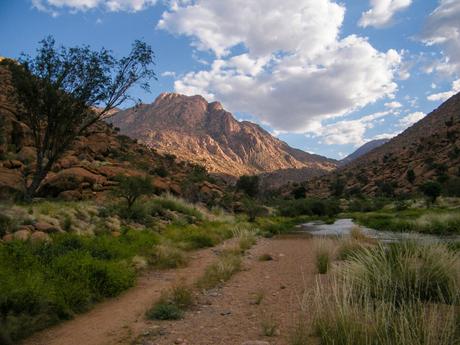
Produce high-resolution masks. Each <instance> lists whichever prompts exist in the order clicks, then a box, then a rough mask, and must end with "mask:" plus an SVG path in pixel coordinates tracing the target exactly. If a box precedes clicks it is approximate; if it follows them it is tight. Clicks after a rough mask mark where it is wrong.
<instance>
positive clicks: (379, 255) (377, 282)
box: [291, 242, 460, 345]
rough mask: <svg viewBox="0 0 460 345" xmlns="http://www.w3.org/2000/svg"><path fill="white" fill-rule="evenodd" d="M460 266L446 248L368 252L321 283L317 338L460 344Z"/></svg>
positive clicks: (366, 344) (383, 344) (343, 344)
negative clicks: (459, 308) (459, 306)
mask: <svg viewBox="0 0 460 345" xmlns="http://www.w3.org/2000/svg"><path fill="white" fill-rule="evenodd" d="M459 264H460V258H459V256H458V254H456V253H455V252H454V251H451V250H449V249H448V248H447V247H446V246H444V245H440V244H436V245H416V244H414V243H410V242H405V243H395V244H391V245H389V246H384V245H378V246H375V247H370V248H363V249H362V250H360V251H358V252H356V253H355V254H354V255H353V256H350V257H349V258H348V260H347V261H345V262H344V263H343V264H342V265H341V266H340V267H339V269H338V270H337V271H336V273H335V274H334V275H332V276H331V278H330V279H329V280H328V281H327V282H326V283H324V281H323V283H320V282H318V284H317V288H316V291H315V296H314V300H313V306H314V310H315V317H314V320H313V325H312V326H313V328H314V331H315V334H316V335H317V337H319V340H320V343H321V344H324V345H397V344H404V345H452V344H458V343H459V339H460V333H459V331H460V329H459V322H458V321H459V317H460V315H459V310H458V303H459V301H460V300H459V296H460V290H459V281H460V280H459V278H460V271H459V269H460V266H459ZM304 309H305V307H304ZM297 332H299V330H297ZM296 338H298V337H294V338H293V339H296ZM291 344H292V345H294V344H299V342H296V343H294V342H293V341H291Z"/></svg>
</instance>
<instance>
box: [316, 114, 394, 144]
mask: <svg viewBox="0 0 460 345" xmlns="http://www.w3.org/2000/svg"><path fill="white" fill-rule="evenodd" d="M389 114H392V112H391V111H382V112H377V113H374V114H371V115H367V116H363V117H361V118H359V119H355V120H345V121H340V122H337V123H333V124H330V125H326V126H322V127H321V128H319V129H318V131H317V133H316V135H317V136H320V137H321V138H322V142H324V143H325V144H327V145H345V144H353V145H355V146H360V145H363V144H364V143H365V142H366V139H365V138H364V136H365V134H366V131H367V130H368V129H370V128H373V127H374V121H376V120H379V119H381V118H383V117H385V116H387V115H389Z"/></svg>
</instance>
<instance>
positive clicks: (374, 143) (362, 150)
mask: <svg viewBox="0 0 460 345" xmlns="http://www.w3.org/2000/svg"><path fill="white" fill-rule="evenodd" d="M389 141H390V139H377V140H371V141H368V142H367V143H365V144H364V145H362V146H361V147H359V148H358V149H357V150H356V151H354V152H353V153H351V154H350V155H348V156H346V157H345V158H344V159H342V160H340V165H345V164H348V163H350V162H351V161H354V160H355V159H357V158H359V157H361V156H362V155H365V154H366V153H368V152H370V151H372V150H373V149H376V148H377V147H379V146H382V145H383V144H386V143H387V142H389Z"/></svg>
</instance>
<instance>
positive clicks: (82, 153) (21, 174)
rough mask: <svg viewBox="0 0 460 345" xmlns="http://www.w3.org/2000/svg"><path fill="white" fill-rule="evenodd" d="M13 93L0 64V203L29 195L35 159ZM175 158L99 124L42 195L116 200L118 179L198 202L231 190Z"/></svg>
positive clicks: (62, 162) (80, 141) (75, 147)
mask: <svg viewBox="0 0 460 345" xmlns="http://www.w3.org/2000/svg"><path fill="white" fill-rule="evenodd" d="M10 92H14V89H13V88H12V85H11V73H10V71H9V70H8V69H7V68H6V67H3V66H0V105H1V106H0V200H3V199H7V198H11V197H14V196H17V195H20V194H22V193H23V192H24V188H25V185H26V182H27V181H29V183H30V180H31V172H32V171H33V169H34V165H35V160H36V150H35V146H34V145H35V144H34V140H33V136H32V133H31V130H30V128H29V127H28V126H27V125H26V123H24V122H22V121H21V120H20V118H19V117H18V116H17V115H16V114H17V105H16V104H14V103H12V102H11V98H10V97H7V94H8V93H10ZM171 158H172V157H169V156H165V155H162V154H159V153H157V152H155V151H154V150H152V149H150V148H148V147H146V146H145V145H142V144H140V143H137V142H136V140H133V139H131V138H129V137H126V136H124V135H120V134H118V133H117V131H116V130H115V129H114V128H113V127H112V126H110V125H109V124H107V123H105V122H102V121H99V122H97V123H96V124H94V125H93V126H91V127H90V128H89V129H88V130H87V131H86V132H85V133H84V135H82V136H79V137H77V138H76V140H75V142H74V143H73V145H72V147H70V149H69V150H68V151H66V153H65V154H64V155H63V157H61V158H60V159H59V160H58V161H57V162H56V164H54V166H53V168H52V171H50V172H49V173H48V175H47V177H46V179H45V180H44V181H43V183H42V185H41V186H40V188H39V190H38V193H39V196H41V197H59V198H62V199H66V200H79V199H94V198H105V197H109V198H112V197H113V196H112V195H111V194H110V191H111V189H113V187H114V186H116V185H117V184H118V182H117V178H118V175H128V176H134V175H138V176H139V175H149V176H150V177H151V179H152V184H153V185H154V187H155V188H156V189H157V190H158V192H162V191H163V192H170V193H172V194H175V195H179V196H182V197H186V198H189V199H193V200H194V201H202V202H210V201H211V200H214V201H219V198H221V197H222V196H223V192H224V190H225V186H226V185H225V184H224V183H221V182H222V181H219V180H216V179H213V178H211V177H210V176H209V175H208V174H207V173H206V172H203V171H202V170H201V169H200V168H201V167H200V168H199V169H197V166H196V165H193V164H188V163H187V164H184V163H183V162H182V163H181V162H177V161H175V160H173V159H171ZM192 180H193V186H192V187H193V190H192V189H191V187H190V186H191V185H192V183H191V181H192Z"/></svg>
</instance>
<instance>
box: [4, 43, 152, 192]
mask: <svg viewBox="0 0 460 345" xmlns="http://www.w3.org/2000/svg"><path fill="white" fill-rule="evenodd" d="M2 64H4V65H6V66H7V67H8V68H9V70H10V71H11V76H12V84H13V87H14V91H13V92H11V93H10V95H9V98H11V100H12V101H13V102H14V104H18V107H17V108H18V111H17V114H16V116H17V117H18V119H19V120H21V121H23V122H24V123H26V124H27V125H28V126H29V128H30V129H31V132H32V136H33V140H34V144H35V147H36V150H37V155H36V168H35V171H34V172H33V177H32V182H31V183H30V184H29V185H28V186H27V189H26V198H27V199H30V198H32V197H33V196H34V195H35V194H36V192H37V190H38V188H39V187H40V184H41V182H42V181H43V179H44V178H45V177H46V175H47V174H48V172H49V171H50V170H51V168H52V166H53V164H54V163H55V162H56V161H57V160H58V159H59V158H60V157H61V156H62V155H63V154H64V153H65V152H66V151H67V150H68V149H69V147H70V146H71V144H72V143H73V141H74V140H75V138H76V137H77V136H80V135H83V134H84V132H85V130H86V129H88V127H90V126H91V125H93V124H94V123H95V122H97V121H98V120H102V119H107V118H108V117H110V116H111V115H113V112H111V110H112V109H114V108H115V107H117V106H119V105H121V104H122V103H124V102H126V101H128V100H133V98H132V97H131V96H130V95H129V94H128V91H129V89H131V87H132V86H134V85H139V86H140V87H141V88H143V89H144V90H146V91H149V84H148V81H149V80H150V79H151V78H155V73H154V72H153V70H152V66H153V65H154V54H153V51H152V48H151V47H150V46H149V45H147V44H146V43H144V42H141V41H135V42H134V43H133V45H132V50H131V52H130V53H129V55H128V56H126V57H123V58H121V59H119V60H118V59H116V58H114V57H113V55H112V52H111V51H109V50H106V49H104V48H103V49H101V50H100V51H92V50H91V49H90V48H89V47H88V46H82V47H73V48H65V47H59V48H58V47H56V44H55V41H54V39H53V38H52V37H51V36H49V37H47V38H45V39H44V40H42V41H40V47H39V48H38V50H37V54H36V56H35V57H33V58H32V57H30V56H28V55H23V56H22V57H21V59H20V60H19V63H17V62H14V61H12V60H4V61H2ZM95 109H98V110H95Z"/></svg>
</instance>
